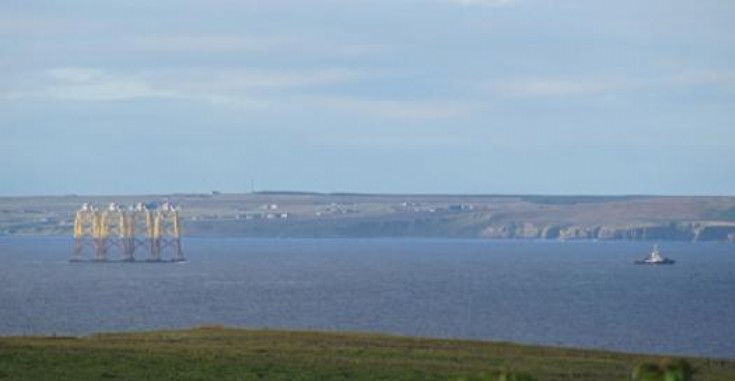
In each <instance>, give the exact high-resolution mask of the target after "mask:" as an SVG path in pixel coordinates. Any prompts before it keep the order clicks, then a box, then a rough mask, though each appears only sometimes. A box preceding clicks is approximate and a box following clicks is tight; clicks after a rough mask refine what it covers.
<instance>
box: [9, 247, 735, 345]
mask: <svg viewBox="0 0 735 381" xmlns="http://www.w3.org/2000/svg"><path fill="white" fill-rule="evenodd" d="M650 248H651V247H650V245H649V244H646V243H624V242H606V243H595V242H566V243H563V242H521V241H480V240H472V241H464V240H248V239H243V240H234V239H233V240H209V239H189V240H186V241H185V247H184V249H185V254H186V256H187V258H188V260H189V262H188V263H185V264H125V263H110V264H70V263H68V262H67V260H68V258H69V252H70V251H71V241H70V240H69V239H61V238H43V239H39V238H0V334H2V335H20V334H52V333H56V334H85V333H90V332H99V331H120V330H149V329H159V328H182V327H191V326H194V325H201V324H223V325H228V326H243V327H268V328H296V329H319V330H349V331H373V332H387V333H394V334H405V335H417V336H433V337H453V338H472V339H487V340H508V341H514V342H522V343H534V344H545V345H561V346H573V347H586V348H606V349H615V350H624V351H632V352H653V353H671V354H689V355H706V356H717V357H729V358H732V357H735V294H734V293H733V291H735V245H732V244H724V243H721V244H688V243H666V244H664V245H662V249H663V250H664V254H665V255H667V256H669V257H672V258H674V259H676V260H677V264H676V265H674V266H661V267H649V266H637V265H633V264H632V262H633V261H634V260H635V259H639V258H640V257H642V256H644V255H645V254H647V252H648V251H650Z"/></svg>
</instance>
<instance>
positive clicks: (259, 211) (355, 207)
mask: <svg viewBox="0 0 735 381" xmlns="http://www.w3.org/2000/svg"><path fill="white" fill-rule="evenodd" d="M164 200H170V201H172V202H173V203H175V204H177V205H179V206H180V207H181V215H182V225H183V230H184V232H185V234H187V235H191V236H198V237H259V238H277V237H283V238H289V237H290V238H400V237H406V238H479V239H549V240H636V241H695V242H697V241H731V242H732V241H735V197H730V196H720V197H716V196H675V197H674V196H541V195H399V194H390V195H377V194H375V195H371V194H349V193H335V194H321V193H309V192H259V193H247V194H223V193H219V192H213V193H210V194H169V195H141V196H114V197H113V196H75V195H70V196H48V197H2V198H0V235H6V236H8V235H9V236H15V235H23V236H28V235H30V236H47V235H62V236H63V235H69V234H71V230H72V221H73V214H74V212H75V211H76V209H78V208H79V206H80V205H81V204H82V203H83V202H89V203H93V204H97V205H100V206H105V205H106V204H108V203H110V202H116V203H120V204H122V205H134V204H135V203H137V202H148V203H156V202H162V201H164Z"/></svg>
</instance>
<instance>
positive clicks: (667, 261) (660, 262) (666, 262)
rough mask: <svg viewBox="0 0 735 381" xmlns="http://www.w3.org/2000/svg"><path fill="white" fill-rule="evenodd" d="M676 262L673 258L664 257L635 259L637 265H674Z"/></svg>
mask: <svg viewBox="0 0 735 381" xmlns="http://www.w3.org/2000/svg"><path fill="white" fill-rule="evenodd" d="M674 263H676V261H675V260H673V259H664V260H662V261H656V262H653V261H635V264H636V265H673V264H674Z"/></svg>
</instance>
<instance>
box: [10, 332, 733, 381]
mask: <svg viewBox="0 0 735 381" xmlns="http://www.w3.org/2000/svg"><path fill="white" fill-rule="evenodd" d="M644 361H645V362H656V361H657V358H656V357H654V356H644V355H630V354H620V353H611V352H602V351H583V350H573V349H559V348H543V347H533V346H520V345H514V344H506V343H488V342H477V341H459V340H435V339H417V338H405V337H391V336H383V335H371V334H352V333H313V332H282V331H268V330H241V329H225V328H219V327H202V328H196V329H191V330H184V331H159V332H147V333H121V334H101V335H93V336H89V337H83V338H67V337H53V338H52V337H45V338H33V337H8V338H0V380H484V379H492V378H490V377H491V376H493V375H494V374H497V372H499V371H502V370H514V371H519V372H524V373H528V374H530V375H532V376H533V377H534V378H536V379H537V380H539V381H544V380H548V381H553V380H597V381H604V380H628V379H629V378H628V377H629V375H630V372H631V370H632V369H633V368H634V367H635V365H636V364H638V363H641V362H644ZM689 361H690V363H691V364H692V365H693V366H694V367H695V368H696V369H697V374H696V378H695V379H697V380H709V381H718V380H721V381H726V380H735V360H710V359H689Z"/></svg>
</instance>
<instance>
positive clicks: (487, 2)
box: [443, 0, 517, 7]
mask: <svg viewBox="0 0 735 381" xmlns="http://www.w3.org/2000/svg"><path fill="white" fill-rule="evenodd" d="M443 1H444V2H447V3H452V4H457V5H463V6H476V7H477V6H479V7H508V6H512V5H515V4H516V2H517V1H516V0H443Z"/></svg>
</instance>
